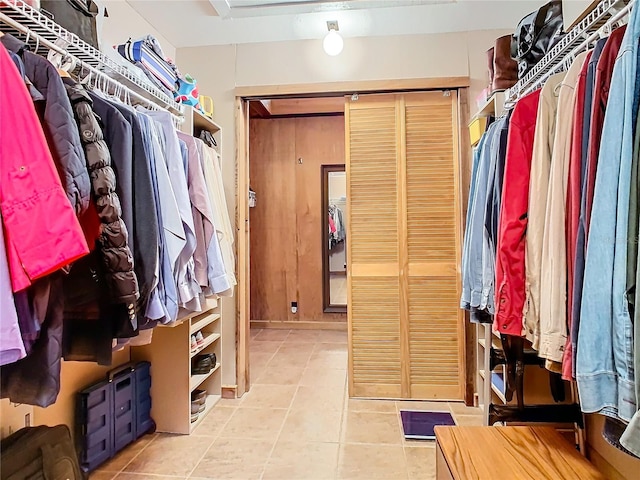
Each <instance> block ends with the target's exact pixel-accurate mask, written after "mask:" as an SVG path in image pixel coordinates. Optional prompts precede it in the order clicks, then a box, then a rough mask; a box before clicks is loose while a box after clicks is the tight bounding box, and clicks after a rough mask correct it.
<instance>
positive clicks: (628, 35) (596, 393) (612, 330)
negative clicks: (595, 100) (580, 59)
mask: <svg viewBox="0 0 640 480" xmlns="http://www.w3.org/2000/svg"><path fill="white" fill-rule="evenodd" d="M614 33H615V32H614ZM639 36H640V11H638V9H634V10H633V11H632V13H631V18H630V22H629V24H628V27H627V29H626V31H625V34H624V37H623V39H622V44H621V47H620V53H619V54H618V57H617V60H616V62H615V66H614V68H613V74H612V76H611V86H610V89H609V99H608V102H607V109H606V113H605V117H604V125H603V129H602V139H601V143H600V151H599V154H598V168H597V173H596V179H595V189H594V196H593V207H592V213H591V223H590V230H589V238H588V243H587V257H586V267H585V274H584V287H583V294H582V309H581V315H580V317H581V320H580V329H579V332H578V352H577V365H576V380H577V382H578V390H579V392H580V401H581V405H582V409H583V411H584V412H602V413H604V414H607V415H611V416H618V417H620V418H621V419H622V420H624V421H626V422H628V421H630V420H631V418H632V417H633V415H634V414H635V413H636V411H637V401H636V397H635V395H636V392H635V386H634V375H633V347H632V345H633V338H632V331H633V325H632V323H631V318H630V316H629V312H628V308H627V306H626V278H627V277H626V267H627V228H628V216H629V199H630V198H629V197H630V187H631V185H630V177H631V157H632V150H633V137H634V133H633V128H634V126H635V124H634V122H633V119H634V118H633V110H634V101H635V99H636V98H637V97H636V95H637V93H638V92H637V86H636V83H637V82H636V72H637V63H638V62H637V52H638V37H639ZM605 48H606V47H605ZM603 58H605V57H601V58H600V62H602V61H603Z"/></svg>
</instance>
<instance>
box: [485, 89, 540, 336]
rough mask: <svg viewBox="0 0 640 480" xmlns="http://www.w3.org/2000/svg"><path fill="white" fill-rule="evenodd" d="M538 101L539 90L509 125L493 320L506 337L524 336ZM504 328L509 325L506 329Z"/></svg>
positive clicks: (517, 108)
mask: <svg viewBox="0 0 640 480" xmlns="http://www.w3.org/2000/svg"><path fill="white" fill-rule="evenodd" d="M539 101H540V90H536V91H535V92H533V93H530V94H529V95H527V96H526V97H523V98H522V99H520V101H519V102H518V103H517V104H516V106H515V108H514V110H513V114H512V115H511V122H510V123H509V136H508V138H507V154H506V159H505V170H504V183H503V184H504V186H503V188H502V208H501V210H500V222H499V226H498V249H497V252H496V287H497V288H496V303H495V305H496V316H495V319H494V322H496V323H494V325H497V324H500V326H501V328H500V333H503V334H507V335H518V336H520V335H522V322H523V315H522V311H523V308H524V302H525V235H526V231H527V211H528V207H529V176H530V174H531V156H532V154H533V138H534V135H535V130H536V121H537V118H538V103H539ZM503 325H507V327H506V329H505V328H502V326H503ZM494 328H495V327H494Z"/></svg>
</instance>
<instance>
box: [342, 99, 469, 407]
mask: <svg viewBox="0 0 640 480" xmlns="http://www.w3.org/2000/svg"><path fill="white" fill-rule="evenodd" d="M345 125H346V149H347V159H346V164H347V184H348V189H349V190H348V193H347V195H348V199H349V205H348V213H347V214H348V220H347V228H348V229H349V231H348V232H347V235H348V237H349V241H348V242H347V246H348V258H347V262H348V279H349V286H348V290H349V299H348V301H349V382H350V383H349V392H350V395H351V396H353V397H383V398H384V397H387V398H415V399H452V400H453V399H462V398H463V392H464V370H463V368H464V367H463V365H464V355H463V347H464V346H463V341H462V339H463V338H464V337H463V327H464V323H463V317H462V315H461V312H460V310H459V308H458V298H460V292H459V291H458V289H459V286H460V281H459V280H458V277H459V265H458V264H459V260H458V259H460V258H461V254H460V235H461V233H460V208H459V193H458V191H459V188H458V187H459V186H458V179H459V165H458V147H457V145H458V138H457V128H458V119H457V99H456V94H455V92H442V91H434V92H425V93H408V94H399V95H391V94H389V95H367V96H361V97H360V98H359V99H357V100H355V99H347V103H346V109H345Z"/></svg>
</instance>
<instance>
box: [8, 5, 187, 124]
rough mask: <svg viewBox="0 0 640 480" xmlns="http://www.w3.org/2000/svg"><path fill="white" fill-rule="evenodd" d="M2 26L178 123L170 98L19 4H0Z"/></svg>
mask: <svg viewBox="0 0 640 480" xmlns="http://www.w3.org/2000/svg"><path fill="white" fill-rule="evenodd" d="M3 24H4V25H5V26H7V27H9V28H10V29H13V30H14V31H17V32H20V33H22V34H25V35H26V36H27V38H28V39H29V38H33V39H35V41H36V43H37V45H39V46H40V45H42V46H45V47H46V48H48V49H50V50H54V51H55V52H57V53H60V54H61V55H64V56H66V57H68V58H71V59H73V60H74V61H75V62H76V65H77V68H78V69H80V71H82V70H84V71H90V72H91V74H92V75H95V76H96V77H98V78H100V79H101V81H104V82H107V83H109V85H112V86H113V87H114V89H116V90H119V91H120V90H122V89H124V91H125V92H127V93H128V94H129V95H130V96H131V97H133V98H135V99H136V100H137V101H139V102H140V103H142V104H144V105H145V106H148V107H150V108H155V109H158V108H160V109H164V110H168V111H169V112H171V113H172V115H173V116H174V121H175V122H178V123H179V122H182V117H183V107H182V105H180V104H179V103H177V102H176V101H174V100H173V98H171V97H169V96H168V95H167V94H165V93H164V92H162V91H161V90H159V89H158V88H156V87H155V86H154V85H152V84H150V83H148V82H147V81H146V80H141V79H140V78H138V77H137V76H136V75H135V74H134V73H132V72H130V71H129V70H128V69H127V68H126V67H124V66H122V65H118V63H116V62H115V61H114V60H112V59H111V58H109V57H108V56H107V55H105V54H104V53H102V52H101V51H99V50H97V49H96V48H93V47H92V46H91V45H89V44H88V43H86V42H84V41H83V40H81V39H80V38H79V37H78V36H77V35H75V34H73V33H71V32H69V31H67V30H65V29H64V28H62V27H61V26H60V25H58V24H57V23H55V22H54V21H53V20H51V19H50V18H48V17H47V16H45V15H43V14H42V13H40V12H39V11H38V10H35V9H34V8H32V7H31V6H30V5H28V4H26V3H25V2H24V1H23V0H0V30H6V29H3V28H2V27H3ZM58 42H63V43H64V45H65V46H64V48H63V47H61V46H59V45H56V43H58ZM61 50H62V51H61ZM107 79H108V80H107Z"/></svg>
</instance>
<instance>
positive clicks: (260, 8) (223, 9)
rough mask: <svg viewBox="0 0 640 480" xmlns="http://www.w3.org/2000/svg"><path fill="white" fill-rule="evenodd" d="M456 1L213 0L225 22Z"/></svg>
mask: <svg viewBox="0 0 640 480" xmlns="http://www.w3.org/2000/svg"><path fill="white" fill-rule="evenodd" d="M455 1H456V0H386V1H381V0H350V1H338V2H336V1H323V0H211V3H212V4H213V6H214V8H215V9H216V11H217V12H218V15H220V16H221V17H223V18H243V17H260V16H266V15H292V14H297V15H300V14H305V13H314V12H335V11H341V10H368V9H372V8H389V7H406V6H414V5H428V4H434V3H455Z"/></svg>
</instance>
